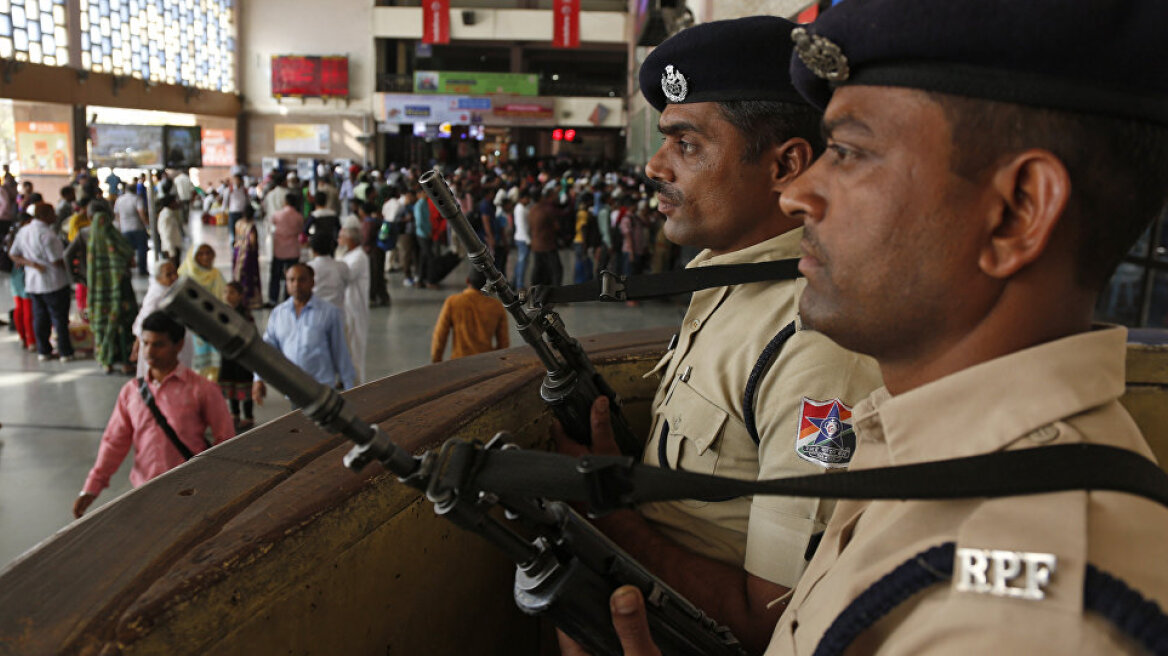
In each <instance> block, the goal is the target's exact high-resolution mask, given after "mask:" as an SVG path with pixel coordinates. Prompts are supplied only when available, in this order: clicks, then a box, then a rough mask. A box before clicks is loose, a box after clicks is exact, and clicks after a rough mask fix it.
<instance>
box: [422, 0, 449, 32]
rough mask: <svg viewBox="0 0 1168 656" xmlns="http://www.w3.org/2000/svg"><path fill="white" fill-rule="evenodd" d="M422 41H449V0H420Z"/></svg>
mask: <svg viewBox="0 0 1168 656" xmlns="http://www.w3.org/2000/svg"><path fill="white" fill-rule="evenodd" d="M422 43H450V0H422Z"/></svg>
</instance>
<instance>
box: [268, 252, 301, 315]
mask: <svg viewBox="0 0 1168 656" xmlns="http://www.w3.org/2000/svg"><path fill="white" fill-rule="evenodd" d="M299 261H300V258H298V257H290V258H288V259H283V258H279V257H273V258H272V264H271V266H269V267H268V300H269V301H271V302H272V304H273V305H275V304H277V303H279V302H280V299H281V298H282V297H283V295H284V294H286V293H287V291H288V290H287V287H285V285H284V273H285V272H287V271H288V269H289V268H290V267H291V266H292V265H293V264H296V263H297V262H299Z"/></svg>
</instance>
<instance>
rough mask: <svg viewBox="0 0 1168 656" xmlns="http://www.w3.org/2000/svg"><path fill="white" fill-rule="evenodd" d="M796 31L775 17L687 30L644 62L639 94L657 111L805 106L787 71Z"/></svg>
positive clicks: (658, 48) (665, 43)
mask: <svg viewBox="0 0 1168 656" xmlns="http://www.w3.org/2000/svg"><path fill="white" fill-rule="evenodd" d="M793 27H795V24H794V23H792V22H790V21H788V20H784V19H782V18H778V17H777V16H750V17H748V18H737V19H734V20H722V21H713V22H710V23H702V24H700V25H695V26H693V27H690V28H686V29H684V30H682V31H681V32H678V33H677V34H675V35H673V36H672V37H670V38H669V39H666V41H665V42H664V43H662V44H661V45H659V46H657V48H655V49H654V50H653V52H651V53H649V56H648V57H646V58H645V63H643V64H641V73H640V81H641V93H642V94H644V95H645V100H648V101H649V104H650V105H652V106H653V107H655V108H656V109H657V111H663V110H664V109H665V105H666V104H667V103H699V102H716V101H726V100H780V101H785V102H791V103H797V104H800V105H805V104H806V101H804V100H803V97H802V96H800V95H799V92H798V91H796V90H795V87H793V86H791V79H790V77H789V76H788V73H787V71H788V68H789V65H790V59H791V28H793ZM667 91H668V95H667V93H666V92H667Z"/></svg>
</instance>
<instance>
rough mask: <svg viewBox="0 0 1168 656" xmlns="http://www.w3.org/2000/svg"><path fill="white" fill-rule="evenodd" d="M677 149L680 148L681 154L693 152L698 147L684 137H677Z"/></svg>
mask: <svg viewBox="0 0 1168 656" xmlns="http://www.w3.org/2000/svg"><path fill="white" fill-rule="evenodd" d="M677 149H678V150H680V151H681V153H682V154H683V155H690V154H693V153H694V152H696V151H697V149H698V147H697V146H696V145H694V144H692V143H690V142H688V141H686V140H685V139H678V140H677Z"/></svg>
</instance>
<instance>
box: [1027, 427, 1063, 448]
mask: <svg viewBox="0 0 1168 656" xmlns="http://www.w3.org/2000/svg"><path fill="white" fill-rule="evenodd" d="M1058 436H1059V429H1058V427H1057V426H1055V425H1054V424H1047V425H1045V426H1043V427H1041V428H1036V429H1034V430H1032V431H1030V432H1029V433H1027V434H1026V437H1029V438H1030V439H1032V440H1034V441H1035V442H1038V443H1039V444H1043V443H1045V442H1049V441H1051V440H1053V439H1054V438H1056V437H1058Z"/></svg>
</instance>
